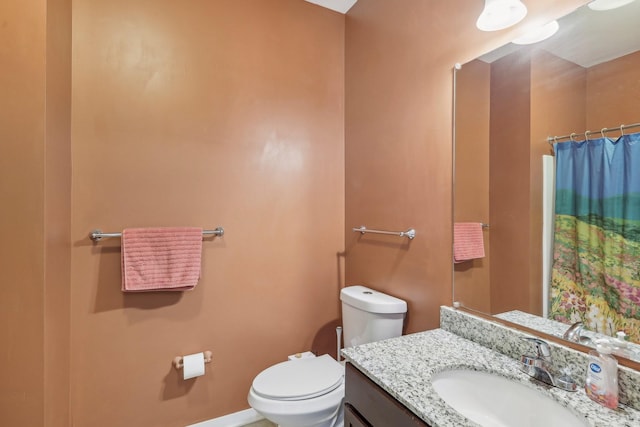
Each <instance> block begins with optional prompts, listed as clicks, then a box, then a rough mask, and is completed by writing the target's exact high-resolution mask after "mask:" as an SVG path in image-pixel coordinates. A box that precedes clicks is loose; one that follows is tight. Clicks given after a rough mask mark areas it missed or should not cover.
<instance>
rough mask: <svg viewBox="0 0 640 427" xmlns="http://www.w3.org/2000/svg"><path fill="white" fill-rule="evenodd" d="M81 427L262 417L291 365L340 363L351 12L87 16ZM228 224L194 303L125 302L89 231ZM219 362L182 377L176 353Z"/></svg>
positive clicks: (223, 7) (79, 120)
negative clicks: (274, 385)
mask: <svg viewBox="0 0 640 427" xmlns="http://www.w3.org/2000/svg"><path fill="white" fill-rule="evenodd" d="M73 34H74V41H73V98H72V100H73V107H72V117H73V126H72V137H73V139H72V140H73V145H72V154H73V189H72V199H73V203H72V218H73V223H72V229H71V238H72V241H73V262H72V280H71V293H72V308H71V320H72V337H73V340H72V345H71V350H72V358H71V362H72V366H73V374H72V384H71V386H72V388H71V398H72V405H73V419H74V422H75V425H77V426H134V425H136V426H178V425H186V424H189V423H192V422H196V421H200V420H205V419H210V418H214V417H218V416H222V415H225V414H229V413H232V412H235V411H239V410H243V409H246V408H248V407H249V405H248V403H247V400H246V397H247V393H248V391H249V388H250V385H251V381H252V380H253V378H254V377H255V375H256V374H257V373H258V372H260V371H261V370H262V369H264V368H266V367H267V366H269V365H271V364H274V363H276V362H279V361H283V360H286V357H287V355H289V354H292V353H295V352H299V351H304V350H314V351H316V352H319V353H326V352H331V354H335V325H336V324H337V323H338V318H339V315H340V311H339V307H340V306H339V299H338V295H339V290H340V287H341V286H342V285H343V283H342V282H343V280H342V277H343V274H344V272H343V268H342V266H341V264H342V260H341V258H340V255H339V254H340V253H341V252H342V251H343V243H344V231H343V229H344V159H343V156H344V137H343V120H344V119H343V118H344V100H343V96H344V88H343V85H344V82H343V72H344V71H343V70H344V16H343V15H340V14H337V13H333V12H330V11H328V10H326V9H321V8H318V7H317V6H314V5H311V4H309V3H305V2H302V1H297V0H286V1H282V0H280V1H259V2H254V1H252V2H247V1H237V0H228V1H216V2H211V1H208V0H194V1H190V2H189V3H188V7H186V6H185V4H184V3H180V2H177V3H176V2H174V1H168V0H164V1H154V2H147V1H133V2H132V1H129V0H126V1H125V0H116V1H109V2H104V1H98V0H78V1H74V2H73ZM171 225H193V226H203V227H204V228H214V227H216V226H223V227H224V228H225V235H224V237H223V238H221V239H208V240H206V241H205V242H204V244H203V245H204V246H203V264H202V275H201V278H200V282H199V284H198V286H197V287H196V289H195V290H193V291H192V292H185V293H144V294H123V293H122V292H121V291H120V241H119V239H111V240H104V241H102V242H100V243H97V244H93V243H92V242H91V241H90V240H89V239H88V238H87V236H88V234H89V232H90V231H91V230H92V229H94V228H101V229H103V230H104V231H120V230H122V229H123V228H127V227H153V226H171ZM203 350H211V351H212V352H213V363H212V364H211V365H208V366H207V374H206V375H205V376H204V377H200V378H197V379H195V380H190V381H183V380H182V379H180V378H179V376H178V372H176V370H174V369H173V367H172V365H171V361H172V359H173V358H174V357H175V356H178V355H183V354H190V353H195V352H200V351H203Z"/></svg>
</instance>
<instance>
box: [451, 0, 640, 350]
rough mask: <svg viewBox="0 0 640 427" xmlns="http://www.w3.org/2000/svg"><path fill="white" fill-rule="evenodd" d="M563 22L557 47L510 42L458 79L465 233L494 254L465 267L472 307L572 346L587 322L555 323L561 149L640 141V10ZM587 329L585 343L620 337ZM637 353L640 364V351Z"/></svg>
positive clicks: (582, 12) (457, 181)
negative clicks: (577, 328)
mask: <svg viewBox="0 0 640 427" xmlns="http://www.w3.org/2000/svg"><path fill="white" fill-rule="evenodd" d="M558 22H559V30H558V31H557V33H555V35H553V36H552V37H551V38H549V39H546V40H544V41H541V42H539V43H535V44H529V45H516V44H513V43H510V44H508V45H506V46H503V47H501V48H499V49H497V50H496V51H494V52H490V53H488V54H486V55H484V56H483V57H481V58H477V59H475V60H473V61H470V62H468V63H466V64H463V65H462V67H461V68H460V69H459V70H458V71H456V72H455V73H454V74H455V80H456V81H455V88H456V90H455V145H454V150H455V155H454V157H455V167H454V189H455V194H454V223H456V224H462V223H472V224H476V225H478V224H480V225H481V227H482V228H481V229H482V237H483V238H482V240H483V242H484V243H483V244H484V252H485V253H484V257H478V258H475V259H473V258H472V259H470V260H467V261H462V262H455V263H454V275H453V276H454V301H457V302H459V303H460V304H461V305H462V306H464V307H466V308H468V309H471V310H476V311H480V312H483V313H486V314H490V315H492V316H498V317H501V318H503V319H506V320H508V321H511V322H514V323H521V324H523V325H524V326H527V327H530V328H533V329H537V330H542V331H543V332H546V333H550V334H552V335H556V336H562V335H563V333H564V332H566V331H567V329H568V327H569V325H571V324H572V323H575V321H576V320H577V319H574V318H567V319H564V322H563V321H562V320H563V319H560V321H559V320H558V319H554V320H552V319H550V318H549V317H550V316H549V301H550V299H551V295H552V294H553V292H554V291H553V289H550V275H551V273H550V271H551V265H552V261H553V256H554V255H553V239H554V232H553V221H554V215H553V207H551V210H550V209H549V204H550V203H551V206H552V205H553V200H554V181H553V180H554V178H553V173H554V170H555V166H554V164H555V157H554V154H555V153H554V149H553V142H566V141H570V140H574V141H582V140H585V139H586V138H596V137H597V138H600V137H601V134H602V136H605V134H606V136H607V137H608V138H610V139H612V140H616V139H617V138H618V137H620V135H621V132H625V133H627V134H628V133H633V132H640V127H638V128H633V127H632V126H630V127H628V128H627V127H625V128H623V129H622V130H621V129H620V126H621V125H631V124H635V123H637V122H640V51H639V49H640V25H638V22H640V1H638V0H636V1H633V2H631V3H629V4H626V5H624V6H622V7H619V8H617V9H613V10H606V11H596V10H593V9H591V8H589V7H588V5H585V6H583V7H581V8H579V9H577V10H576V11H574V12H573V13H571V14H569V15H567V16H565V17H563V18H561V19H559V20H558ZM604 128H606V129H607V130H605V131H604V132H602V131H603V129H604ZM613 128H616V129H617V131H615V132H614V131H612V129H613ZM587 131H590V133H588V132H587ZM554 136H556V137H559V138H556V139H555V140H554V139H553V137H554ZM549 137H551V140H549V139H548V138H549ZM636 167H638V168H640V165H636ZM549 173H550V174H551V177H549ZM476 233H477V232H476ZM632 274H636V275H637V274H640V273H638V271H636V272H635V273H633V272H632ZM639 294H640V292H639ZM589 309H590V308H589V307H586V308H585V310H586V311H588V310H589ZM638 311H640V309H638ZM636 313H637V311H636ZM638 320H639V321H640V319H638ZM583 323H584V326H585V331H586V332H584V334H583V335H584V336H587V339H585V342H588V341H589V339H588V338H593V337H596V338H597V337H598V336H599V335H598V334H597V333H595V332H599V333H603V334H608V335H615V332H616V331H615V330H609V331H604V330H600V331H594V329H599V328H598V327H595V328H594V327H590V325H589V322H588V319H587V321H585V322H583ZM600 329H602V328H600ZM610 329H611V328H610ZM614 329H615V328H614ZM592 333H594V334H593V335H592ZM627 340H629V337H628V336H627ZM636 341H637V340H636ZM629 348H630V350H629V353H628V358H629V359H632V360H635V361H640V345H637V344H634V343H631V344H630V346H629Z"/></svg>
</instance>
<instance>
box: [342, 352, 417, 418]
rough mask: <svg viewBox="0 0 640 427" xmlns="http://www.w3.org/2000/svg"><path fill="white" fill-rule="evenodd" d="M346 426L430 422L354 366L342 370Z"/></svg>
mask: <svg viewBox="0 0 640 427" xmlns="http://www.w3.org/2000/svg"><path fill="white" fill-rule="evenodd" d="M344 425H345V427H405V426H406V427H413V426H420V427H424V426H427V427H429V425H428V424H427V423H425V422H424V421H422V420H421V419H420V418H418V417H417V416H416V415H415V414H414V413H413V412H411V411H409V410H408V409H407V408H406V407H405V406H404V405H402V404H401V403H400V402H398V401H397V400H396V399H395V398H393V396H391V395H390V394H389V393H387V392H386V391H384V390H383V389H382V388H381V387H380V386H378V385H377V384H376V383H374V382H373V381H371V380H370V379H369V378H367V376H366V375H364V374H363V373H362V372H360V371H359V370H358V369H356V368H355V367H353V365H351V364H350V363H347V364H346V369H345V403H344Z"/></svg>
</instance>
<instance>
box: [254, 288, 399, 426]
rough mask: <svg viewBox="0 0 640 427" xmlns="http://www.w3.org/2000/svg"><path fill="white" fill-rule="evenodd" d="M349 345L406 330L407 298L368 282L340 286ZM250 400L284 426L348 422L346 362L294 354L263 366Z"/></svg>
mask: <svg viewBox="0 0 640 427" xmlns="http://www.w3.org/2000/svg"><path fill="white" fill-rule="evenodd" d="M340 300H341V301H342V327H343V333H344V345H345V347H351V346H354V345H359V344H365V343H368V342H372V341H380V340H383V339H387V338H393V337H398V336H400V335H402V324H403V321H404V316H405V313H406V312H407V303H406V302H405V301H403V300H401V299H398V298H395V297H392V296H390V295H386V294H383V293H381V292H377V291H374V290H372V289H369V288H366V287H364V286H349V287H346V288H344V289H342V291H341V292H340ZM248 400H249V405H251V407H252V408H253V409H254V410H255V411H257V412H258V413H259V414H261V415H262V416H263V417H265V418H266V419H268V420H269V421H271V422H273V423H276V424H278V425H279V426H280V427H342V426H343V424H344V417H343V407H342V401H343V400H344V365H342V364H341V363H338V362H336V361H335V360H334V359H333V358H332V357H331V356H329V355H328V354H324V355H322V356H319V357H310V358H304V359H300V360H289V361H286V362H281V363H278V364H276V365H273V366H271V367H269V368H267V369H265V370H264V371H262V372H260V373H259V374H258V375H257V376H256V378H255V379H254V380H253V384H252V386H251V390H250V391H249V397H248Z"/></svg>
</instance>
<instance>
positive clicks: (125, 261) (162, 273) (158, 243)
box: [122, 227, 202, 292]
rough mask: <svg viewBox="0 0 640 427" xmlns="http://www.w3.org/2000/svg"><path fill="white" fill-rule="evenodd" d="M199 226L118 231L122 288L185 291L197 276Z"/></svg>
mask: <svg viewBox="0 0 640 427" xmlns="http://www.w3.org/2000/svg"><path fill="white" fill-rule="evenodd" d="M201 258H202V228H196V227H166V228H128V229H125V230H123V231H122V291H123V292H143V291H185V290H190V289H193V288H194V287H195V286H196V284H197V283H198V279H199V278H200V261H201Z"/></svg>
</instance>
